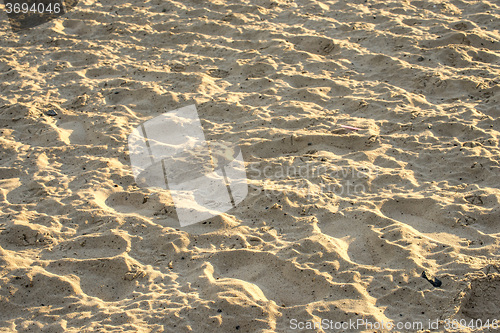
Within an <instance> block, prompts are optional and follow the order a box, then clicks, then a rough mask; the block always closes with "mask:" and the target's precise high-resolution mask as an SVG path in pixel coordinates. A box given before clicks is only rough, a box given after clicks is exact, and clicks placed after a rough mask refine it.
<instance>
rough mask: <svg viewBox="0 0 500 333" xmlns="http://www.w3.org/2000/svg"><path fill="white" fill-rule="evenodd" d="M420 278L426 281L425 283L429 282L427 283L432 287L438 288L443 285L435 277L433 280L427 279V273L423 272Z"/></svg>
mask: <svg viewBox="0 0 500 333" xmlns="http://www.w3.org/2000/svg"><path fill="white" fill-rule="evenodd" d="M421 276H422V277H423V278H424V279H426V280H427V281H429V283H430V284H432V286H433V287H436V288H439V287H441V285H442V284H443V282H441V280H439V279H438V278H437V277H434V278H433V279H429V277H428V276H427V273H426V272H425V271H423V272H422V275H421Z"/></svg>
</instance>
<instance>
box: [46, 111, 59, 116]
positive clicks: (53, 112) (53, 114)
mask: <svg viewBox="0 0 500 333" xmlns="http://www.w3.org/2000/svg"><path fill="white" fill-rule="evenodd" d="M45 114H46V115H47V116H51V117H55V116H57V112H55V111H54V110H49V111H47V112H45Z"/></svg>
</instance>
